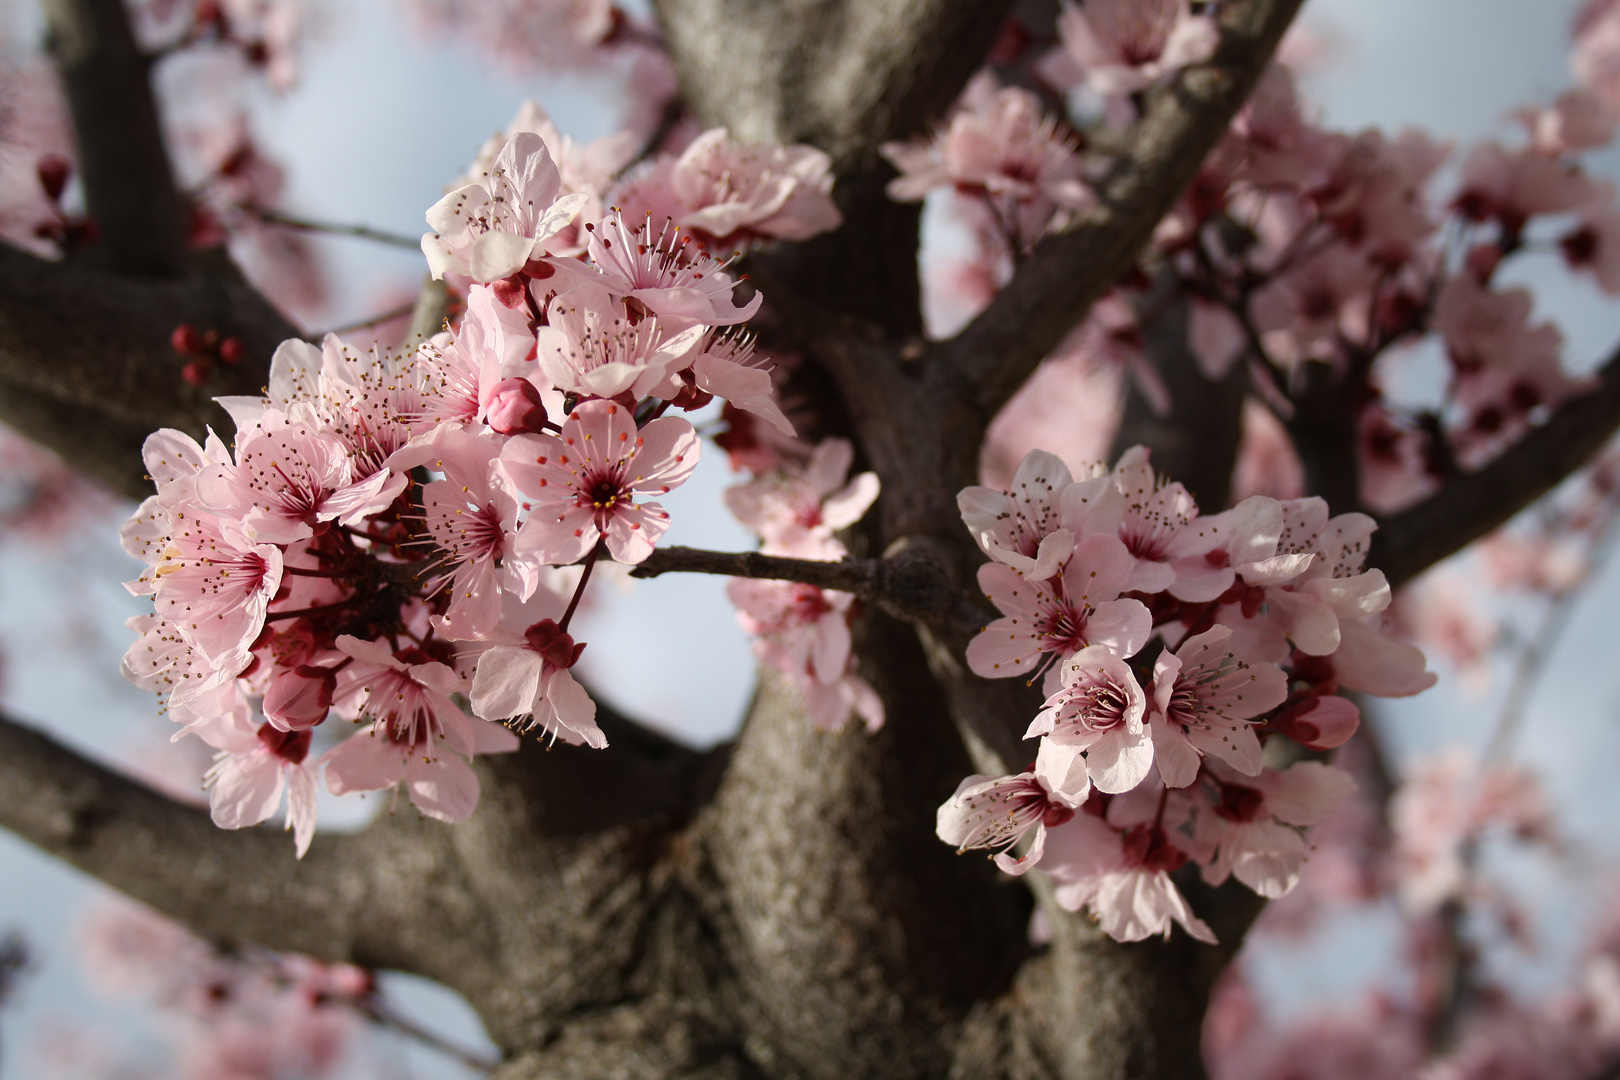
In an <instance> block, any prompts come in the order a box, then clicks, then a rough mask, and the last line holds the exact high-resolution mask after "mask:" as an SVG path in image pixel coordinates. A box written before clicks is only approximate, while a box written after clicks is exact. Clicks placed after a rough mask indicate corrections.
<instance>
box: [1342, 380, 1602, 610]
mask: <svg viewBox="0 0 1620 1080" xmlns="http://www.w3.org/2000/svg"><path fill="white" fill-rule="evenodd" d="M1617 430H1620V351H1616V352H1615V353H1614V354H1613V355H1612V356H1611V357H1610V358H1609V360H1608V362H1607V363H1605V364H1604V365H1603V367H1602V368H1601V369H1600V370H1599V371H1598V373H1597V388H1596V389H1594V390H1592V391H1591V392H1590V393H1587V394H1582V395H1581V396H1580V397H1576V398H1571V399H1570V400H1568V401H1565V402H1564V403H1563V404H1562V405H1560V406H1558V408H1556V409H1554V410H1553V412H1552V415H1551V416H1549V417H1548V418H1547V420H1546V422H1545V423H1543V424H1541V425H1540V426H1539V427H1536V428H1534V429H1533V430H1531V431H1530V433H1529V434H1527V435H1525V437H1524V438H1522V439H1520V440H1519V441H1518V442H1516V443H1514V444H1513V445H1512V446H1510V447H1509V448H1508V449H1507V450H1506V451H1504V452H1503V453H1502V455H1501V456H1500V457H1498V458H1496V459H1495V460H1494V461H1492V462H1491V463H1490V464H1489V465H1486V466H1485V467H1484V468H1482V469H1480V470H1479V471H1478V472H1472V473H1467V474H1465V475H1463V476H1459V477H1457V478H1456V479H1454V480H1451V481H1450V482H1448V483H1447V484H1446V485H1445V487H1443V488H1441V489H1440V490H1439V491H1438V492H1436V493H1435V494H1434V495H1432V496H1430V497H1429V498H1427V499H1425V500H1424V501H1423V502H1420V503H1418V504H1417V505H1416V506H1413V507H1410V508H1409V509H1406V510H1402V511H1401V512H1400V513H1398V514H1392V515H1390V516H1389V517H1387V518H1384V519H1383V520H1382V521H1381V522H1380V523H1379V527H1378V531H1377V532H1376V533H1374V534H1373V546H1372V552H1371V554H1370V555H1369V556H1368V562H1369V563H1370V564H1371V565H1373V566H1376V567H1378V568H1379V569H1381V570H1383V571H1384V575H1385V576H1386V577H1388V578H1389V581H1390V584H1391V585H1399V584H1401V583H1402V582H1405V581H1410V580H1411V579H1412V578H1414V577H1416V576H1417V575H1418V574H1420V573H1422V572H1423V571H1424V570H1427V569H1428V568H1429V567H1431V566H1433V565H1434V564H1435V563H1437V562H1439V561H1440V560H1441V559H1444V558H1446V557H1447V556H1448V555H1452V554H1454V553H1456V552H1458V551H1460V550H1462V549H1463V548H1464V547H1467V546H1468V545H1469V544H1471V543H1473V542H1474V541H1475V540H1478V539H1479V538H1480V537H1482V536H1484V535H1485V534H1486V533H1489V532H1490V531H1491V530H1493V529H1495V528H1497V527H1498V526H1500V525H1503V524H1505V523H1507V521H1508V520H1509V519H1511V518H1512V517H1513V516H1514V515H1515V514H1517V513H1518V512H1519V511H1521V510H1523V509H1524V508H1525V507H1527V506H1529V505H1530V504H1531V503H1533V502H1535V501H1536V500H1537V499H1539V498H1541V497H1542V496H1543V495H1545V494H1547V492H1549V491H1551V490H1552V489H1553V488H1555V487H1557V486H1558V485H1559V484H1560V483H1561V482H1562V481H1563V480H1564V479H1565V478H1567V477H1568V476H1570V475H1571V474H1572V473H1574V472H1575V471H1576V470H1577V469H1579V468H1580V467H1581V466H1582V465H1585V464H1586V463H1587V462H1588V461H1590V460H1591V459H1592V457H1593V456H1594V455H1596V454H1597V452H1598V451H1600V450H1602V449H1603V446H1604V444H1605V443H1607V442H1608V441H1609V439H1610V438H1612V437H1613V436H1614V433H1615V432H1616V431H1617Z"/></svg>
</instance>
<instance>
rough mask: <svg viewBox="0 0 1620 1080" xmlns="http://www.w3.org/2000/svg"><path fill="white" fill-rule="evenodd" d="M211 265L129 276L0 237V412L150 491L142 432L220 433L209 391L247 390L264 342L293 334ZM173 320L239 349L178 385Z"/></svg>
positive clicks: (86, 467) (260, 367)
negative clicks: (156, 276) (170, 274)
mask: <svg viewBox="0 0 1620 1080" xmlns="http://www.w3.org/2000/svg"><path fill="white" fill-rule="evenodd" d="M214 262H215V265H214V266H212V267H210V268H209V269H210V271H211V272H210V273H209V274H208V275H207V276H206V277H205V278H185V279H179V280H172V281H169V280H150V279H148V280H141V279H134V278H128V277H122V276H118V275H115V274H110V273H107V272H104V271H101V270H97V269H94V268H92V267H88V266H83V265H78V264H75V263H53V262H47V261H45V260H43V259H37V258H35V257H33V256H32V255H28V254H25V253H24V252H21V251H17V250H16V249H14V248H10V247H6V246H3V245H0V421H3V422H5V423H6V424H9V425H10V426H12V427H14V428H16V429H17V430H18V431H19V432H21V433H22V434H24V435H26V436H28V437H29V438H31V439H33V440H34V441H36V442H39V443H42V444H44V445H45V446H48V447H50V448H51V449H52V450H55V451H56V452H57V453H58V454H60V455H61V456H62V457H63V458H64V459H65V460H66V461H67V462H68V463H69V464H70V465H73V466H74V467H75V468H77V469H78V470H79V471H81V472H84V473H86V474H88V475H90V476H93V477H95V478H96V479H98V480H100V481H102V482H103V483H105V484H107V485H109V486H110V487H112V488H114V489H116V490H118V491H120V492H122V493H123V494H125V495H128V496H130V497H131V498H136V499H139V498H142V497H144V496H146V495H149V494H151V485H150V484H149V483H148V482H147V481H146V480H145V479H144V473H145V468H144V466H143V465H142V464H141V458H140V448H141V443H142V442H143V441H144V440H145V438H146V436H147V435H148V434H149V433H150V432H151V431H152V430H153V429H155V428H159V427H176V428H180V429H182V430H184V431H188V432H190V433H192V434H193V435H199V436H200V435H201V434H202V432H203V429H204V427H205V426H206V425H208V424H213V425H215V426H216V427H219V428H221V430H222V432H227V431H228V428H229V418H228V417H227V416H226V414H225V412H224V410H223V409H221V408H219V407H218V406H217V405H215V404H214V403H213V401H212V400H211V399H212V398H213V397H215V396H216V395H220V394H257V393H259V392H260V391H261V390H262V389H263V387H264V384H265V378H266V374H267V372H268V371H269V366H270V357H271V355H272V354H273V353H274V352H275V349H276V346H277V345H279V344H280V343H281V342H282V341H283V340H285V339H286V338H290V337H296V336H297V334H298V331H297V329H296V328H295V327H293V326H292V325H291V324H290V323H288V322H287V321H286V320H285V319H284V318H282V316H281V315H280V314H279V313H278V312H277V311H276V310H275V309H274V308H272V307H271V306H270V305H269V304H268V303H267V302H266V301H265V300H264V298H263V297H261V296H260V295H259V294H258V293H257V292H255V291H254V290H253V288H252V286H250V285H248V284H247V283H246V282H244V281H243V280H242V278H241V276H240V275H239V274H238V273H237V272H236V270H235V268H234V267H233V266H231V265H230V264H229V263H228V261H227V260H226V258H225V256H224V255H223V253H216V256H215V257H214ZM182 322H188V323H191V324H193V325H195V326H196V327H197V328H198V329H199V330H204V331H207V330H216V331H218V332H219V334H220V335H221V337H225V336H232V335H234V336H237V337H240V338H241V339H242V340H243V343H244V344H245V345H246V357H245V358H244V359H243V361H242V363H241V364H240V365H238V366H235V367H231V366H227V365H215V367H214V368H213V372H212V374H211V376H210V378H209V380H208V382H207V383H205V384H204V385H203V386H200V387H198V386H190V385H188V384H187V383H186V382H185V381H184V380H183V379H182V378H181V368H182V367H183V366H184V365H185V363H186V361H185V358H184V357H181V356H179V355H178V354H176V353H175V351H174V349H173V347H172V346H171V345H170V343H169V337H170V334H171V333H172V332H173V330H174V328H175V327H176V326H177V325H178V324H180V323H182Z"/></svg>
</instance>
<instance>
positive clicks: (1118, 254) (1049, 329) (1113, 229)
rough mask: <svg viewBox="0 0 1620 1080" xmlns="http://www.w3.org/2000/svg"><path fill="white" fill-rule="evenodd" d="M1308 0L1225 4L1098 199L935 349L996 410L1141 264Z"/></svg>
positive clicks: (986, 410) (1151, 106) (1160, 92)
mask: <svg viewBox="0 0 1620 1080" xmlns="http://www.w3.org/2000/svg"><path fill="white" fill-rule="evenodd" d="M1300 3H1301V0H1238V2H1235V3H1231V4H1223V5H1221V13H1220V17H1219V21H1220V28H1221V39H1220V44H1219V46H1218V47H1217V49H1216V51H1215V55H1214V56H1213V57H1212V58H1211V59H1210V60H1209V61H1208V62H1206V63H1203V64H1197V65H1194V66H1192V67H1189V68H1187V69H1186V70H1185V71H1184V72H1182V73H1181V75H1180V76H1179V77H1177V78H1176V79H1175V80H1174V81H1172V82H1171V83H1169V84H1168V85H1165V86H1162V87H1159V88H1158V89H1156V90H1155V91H1153V93H1152V94H1151V95H1150V96H1149V99H1148V103H1147V107H1146V110H1145V111H1144V113H1143V115H1142V118H1141V120H1139V121H1138V122H1137V124H1136V127H1135V128H1134V130H1133V132H1132V134H1131V137H1130V141H1129V147H1128V149H1127V150H1126V152H1125V153H1124V154H1123V155H1122V156H1121V157H1120V159H1119V160H1118V161H1117V162H1116V163H1115V164H1114V166H1113V168H1112V169H1111V170H1110V171H1109V173H1108V175H1107V176H1106V177H1105V178H1104V179H1103V180H1102V181H1101V182H1100V183H1099V184H1098V185H1097V196H1098V199H1099V200H1100V205H1099V206H1098V208H1097V209H1096V210H1094V211H1093V212H1092V213H1091V214H1090V215H1089V216H1087V217H1086V218H1085V219H1084V220H1083V221H1082V222H1081V223H1080V224H1079V225H1078V226H1076V227H1074V228H1072V229H1070V230H1069V231H1067V232H1064V233H1061V234H1059V235H1057V236H1053V237H1049V238H1048V239H1046V240H1044V241H1042V242H1041V243H1040V244H1039V245H1038V246H1037V247H1036V249H1035V251H1034V253H1033V254H1032V255H1031V256H1030V257H1029V258H1028V259H1027V260H1026V261H1025V262H1024V263H1023V265H1022V266H1021V267H1020V268H1019V269H1018V272H1017V273H1016V274H1014V275H1013V279H1012V281H1011V282H1009V283H1008V284H1007V286H1006V287H1005V288H1003V289H1002V290H1001V291H1000V292H999V293H997V294H996V297H995V299H994V300H992V301H991V302H990V305H989V307H987V308H985V310H984V311H983V312H981V313H980V314H979V316H978V317H977V318H975V319H974V320H973V322H971V323H969V324H968V325H967V327H966V328H964V329H963V330H962V332H961V333H959V334H957V335H956V337H954V338H951V339H950V340H949V341H945V342H942V343H941V344H940V345H939V346H937V347H936V348H935V350H934V358H933V362H934V363H936V364H939V365H940V366H942V367H944V368H946V369H947V370H948V371H949V372H950V374H951V375H952V376H953V377H954V378H955V379H956V380H957V381H959V382H960V384H961V385H962V387H963V390H964V392H965V393H966V394H967V396H968V397H969V398H970V399H971V402H972V404H973V406H974V407H975V408H976V409H977V410H978V411H979V412H980V413H981V415H983V416H984V417H985V419H986V422H988V419H989V418H990V417H992V416H994V415H995V413H996V412H997V410H999V409H1000V408H1001V406H1002V405H1004V404H1005V403H1006V401H1007V399H1008V398H1010V397H1011V396H1012V395H1013V393H1014V392H1015V391H1016V390H1017V389H1018V387H1019V386H1021V385H1023V382H1024V380H1025V379H1027V378H1028V377H1029V375H1030V373H1031V372H1032V371H1034V370H1035V367H1036V365H1037V364H1039V363H1040V362H1041V360H1042V359H1043V358H1044V357H1046V356H1047V354H1049V353H1050V352H1051V351H1052V350H1053V349H1054V348H1055V347H1056V346H1057V344H1058V343H1059V342H1060V341H1061V340H1062V339H1063V336H1064V335H1065V334H1066V333H1068V332H1069V330H1070V329H1071V328H1072V327H1073V326H1075V325H1076V324H1077V323H1079V322H1080V321H1081V320H1082V319H1084V318H1085V316H1086V313H1087V312H1088V311H1089V310H1090V308H1091V305H1092V303H1093V302H1095V301H1096V300H1097V298H1098V297H1100V296H1102V295H1103V294H1104V293H1105V292H1107V291H1108V289H1109V288H1110V287H1112V285H1113V284H1114V282H1116V281H1117V280H1119V278H1120V277H1121V276H1122V275H1124V274H1125V272H1126V271H1128V270H1129V269H1130V268H1131V267H1132V266H1133V265H1134V264H1135V262H1136V259H1137V258H1138V256H1139V255H1140V253H1141V251H1142V248H1143V246H1144V245H1145V244H1146V243H1147V241H1148V238H1149V237H1150V236H1152V234H1153V229H1154V227H1155V226H1157V225H1158V223H1159V221H1160V220H1161V219H1162V218H1163V217H1164V215H1165V214H1166V213H1168V212H1169V211H1170V209H1171V207H1172V206H1174V205H1175V201H1176V199H1177V198H1178V197H1179V196H1180V195H1181V192H1182V190H1183V189H1184V188H1185V187H1186V186H1187V184H1188V182H1189V181H1191V180H1192V178H1193V177H1194V175H1196V174H1197V172H1198V167H1199V165H1200V164H1201V163H1202V162H1203V160H1204V157H1205V155H1207V154H1208V153H1209V151H1210V149H1211V148H1212V147H1213V146H1214V145H1215V144H1216V143H1217V142H1218V141H1219V140H1220V139H1221V137H1222V136H1223V135H1224V134H1225V133H1226V128H1227V125H1228V124H1229V123H1230V122H1231V119H1232V117H1233V116H1234V115H1235V114H1236V113H1237V111H1238V109H1239V108H1240V107H1241V106H1242V105H1243V102H1244V101H1245V100H1246V99H1247V98H1248V96H1249V91H1250V90H1251V89H1252V88H1253V86H1254V84H1255V82H1256V80H1258V79H1259V77H1260V73H1261V71H1262V70H1263V69H1264V68H1265V66H1266V64H1267V62H1268V61H1269V60H1270V59H1271V55H1272V53H1273V52H1274V51H1275V49H1276V47H1277V42H1278V41H1279V40H1281V38H1282V35H1283V32H1284V31H1285V30H1287V28H1288V25H1289V23H1290V22H1292V21H1293V18H1294V14H1295V13H1296V12H1297V11H1298V10H1299V6H1300Z"/></svg>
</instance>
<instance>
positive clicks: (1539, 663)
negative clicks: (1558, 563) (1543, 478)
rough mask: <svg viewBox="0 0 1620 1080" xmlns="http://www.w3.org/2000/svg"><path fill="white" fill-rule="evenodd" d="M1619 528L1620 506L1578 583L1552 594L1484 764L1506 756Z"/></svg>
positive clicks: (1515, 669)
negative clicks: (1549, 660) (1531, 699)
mask: <svg viewBox="0 0 1620 1080" xmlns="http://www.w3.org/2000/svg"><path fill="white" fill-rule="evenodd" d="M1617 525H1620V503H1616V504H1614V505H1612V506H1611V507H1610V508H1609V512H1608V515H1607V517H1605V519H1604V521H1603V524H1602V526H1601V527H1599V529H1598V531H1597V534H1596V535H1595V536H1594V537H1593V539H1592V545H1591V548H1590V551H1589V554H1588V555H1587V558H1586V565H1585V566H1584V567H1583V568H1582V570H1581V572H1580V574H1578V575H1577V576H1576V577H1575V580H1573V581H1571V582H1570V583H1569V584H1568V585H1566V586H1564V588H1562V589H1560V590H1558V591H1557V592H1556V593H1554V594H1553V596H1552V600H1551V602H1550V603H1549V604H1548V605H1547V610H1546V612H1545V614H1543V615H1542V617H1541V625H1540V626H1537V627H1536V629H1535V632H1534V633H1533V634H1531V636H1530V641H1529V643H1528V644H1527V645H1526V646H1525V648H1524V651H1523V652H1521V653H1520V654H1519V662H1518V663H1517V664H1515V665H1514V667H1513V681H1512V682H1511V683H1510V684H1508V691H1507V696H1506V697H1505V698H1503V700H1502V711H1501V712H1500V713H1498V714H1497V717H1496V726H1495V728H1493V729H1492V731H1491V737H1490V741H1489V742H1487V743H1486V744H1485V756H1484V759H1483V760H1485V761H1492V760H1494V759H1496V758H1498V757H1501V756H1502V755H1503V754H1505V753H1506V752H1507V748H1508V745H1509V743H1510V742H1511V741H1512V740H1513V736H1514V735H1515V734H1516V733H1517V732H1518V729H1519V725H1520V724H1522V723H1523V722H1524V714H1525V708H1526V706H1528V705H1529V703H1530V693H1531V691H1533V690H1534V689H1535V686H1536V683H1537V681H1538V680H1539V679H1540V677H1541V673H1542V671H1543V670H1544V669H1545V667H1546V665H1547V659H1548V658H1549V657H1550V656H1551V655H1552V653H1553V649H1554V647H1555V646H1556V645H1557V644H1558V641H1559V639H1560V638H1561V637H1562V636H1563V633H1564V631H1565V630H1566V629H1568V627H1569V624H1570V621H1571V619H1572V618H1573V617H1574V614H1575V609H1576V606H1577V601H1578V600H1579V599H1580V598H1581V596H1582V595H1584V589H1583V586H1585V585H1586V583H1587V582H1589V581H1591V580H1592V578H1593V577H1595V576H1596V575H1597V574H1598V572H1599V571H1600V570H1602V569H1603V566H1604V564H1605V563H1607V562H1608V559H1609V556H1610V555H1612V554H1613V553H1614V547H1615V541H1616V539H1617V538H1620V529H1617V528H1616V526H1617Z"/></svg>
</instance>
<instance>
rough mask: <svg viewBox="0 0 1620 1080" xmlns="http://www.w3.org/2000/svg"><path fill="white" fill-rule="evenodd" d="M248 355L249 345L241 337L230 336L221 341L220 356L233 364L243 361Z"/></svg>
mask: <svg viewBox="0 0 1620 1080" xmlns="http://www.w3.org/2000/svg"><path fill="white" fill-rule="evenodd" d="M246 355H247V345H246V343H244V342H243V341H242V339H241V338H239V337H228V338H226V339H225V340H224V341H222V342H220V343H219V358H220V360H222V361H224V362H225V363H227V364H230V365H231V366H233V367H234V366H235V365H237V364H240V363H241V362H242V357H244V356H246Z"/></svg>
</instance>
